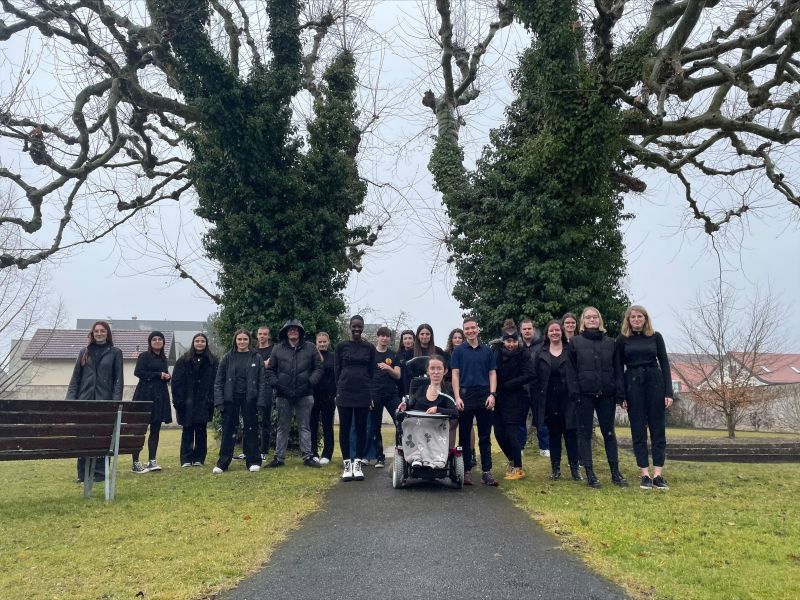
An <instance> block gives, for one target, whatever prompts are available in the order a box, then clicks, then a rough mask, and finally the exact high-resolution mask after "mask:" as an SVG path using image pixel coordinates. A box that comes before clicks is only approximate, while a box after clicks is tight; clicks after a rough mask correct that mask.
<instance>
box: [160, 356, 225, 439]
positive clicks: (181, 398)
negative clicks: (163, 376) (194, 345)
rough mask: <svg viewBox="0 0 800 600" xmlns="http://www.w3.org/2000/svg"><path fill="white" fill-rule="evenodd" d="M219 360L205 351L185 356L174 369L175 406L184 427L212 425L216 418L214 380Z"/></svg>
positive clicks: (173, 395)
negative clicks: (202, 424)
mask: <svg viewBox="0 0 800 600" xmlns="http://www.w3.org/2000/svg"><path fill="white" fill-rule="evenodd" d="M216 376H217V361H216V359H214V360H211V355H210V354H208V353H207V352H204V353H203V354H201V355H200V356H199V358H198V357H196V355H194V354H192V355H190V358H189V359H188V360H187V359H186V357H181V358H179V359H178V362H176V363H175V368H174V369H173V370H172V380H171V381H170V383H171V384H172V403H173V404H174V405H175V414H176V415H177V417H178V423H179V424H180V425H182V426H184V427H187V426H190V425H194V424H195V423H208V422H209V421H210V420H211V419H212V418H213V416H214V378H215V377H216Z"/></svg>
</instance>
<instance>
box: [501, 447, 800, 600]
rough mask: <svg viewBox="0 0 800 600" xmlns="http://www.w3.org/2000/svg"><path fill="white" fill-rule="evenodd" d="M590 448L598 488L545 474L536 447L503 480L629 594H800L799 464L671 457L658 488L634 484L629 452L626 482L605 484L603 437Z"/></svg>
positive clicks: (738, 599)
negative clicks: (516, 475) (515, 476)
mask: <svg viewBox="0 0 800 600" xmlns="http://www.w3.org/2000/svg"><path fill="white" fill-rule="evenodd" d="M621 433H622V432H621ZM534 452H535V450H533V449H531V454H533V453H534ZM594 455H595V464H596V465H597V467H598V468H597V473H598V476H599V477H600V479H601V481H602V483H603V485H604V487H603V489H601V490H592V489H589V488H588V487H587V486H586V485H585V484H583V483H578V482H574V481H572V480H571V479H570V478H569V476H568V473H569V471H567V478H566V479H562V480H561V481H558V482H551V481H550V480H549V478H548V476H549V472H550V466H549V460H548V459H543V458H541V457H539V456H538V455H536V456H535V457H534V458H532V459H526V461H525V468H526V473H527V478H526V479H525V480H523V481H520V482H505V483H504V485H503V487H502V489H503V490H504V491H505V493H506V494H508V495H509V496H510V497H511V498H512V500H513V501H514V502H515V503H516V504H517V505H518V506H520V507H521V508H522V509H523V510H525V511H526V512H528V514H529V515H530V516H531V518H533V519H534V520H536V521H538V522H539V523H541V524H542V525H543V526H544V527H545V529H547V530H548V531H550V532H552V533H554V534H555V535H556V536H558V537H559V538H560V539H561V541H562V544H563V546H564V547H565V548H567V549H569V550H570V551H573V552H575V553H577V554H578V555H579V556H580V557H581V558H582V559H583V560H584V561H585V562H586V563H587V564H588V565H589V566H590V567H592V568H593V569H594V570H595V571H597V572H598V573H601V574H603V575H605V576H606V577H608V578H609V579H611V580H613V581H615V582H617V583H618V584H620V585H621V586H622V587H624V588H625V589H626V591H627V592H629V593H630V594H631V596H633V597H635V598H647V599H659V600H667V599H676V600H677V599H681V600H690V599H697V600H700V599H725V600H745V599H748V600H761V599H767V598H768V599H770V600H779V599H787V600H788V599H796V598H800V465H797V464H763V465H753V464H730V463H694V462H677V461H673V462H669V461H668V462H667V465H666V468H665V476H666V477H667V480H668V481H669V483H670V487H671V489H670V490H669V491H666V492H661V491H657V490H650V491H645V490H640V489H639V486H638V482H639V470H638V468H636V464H635V461H634V460H633V456H632V454H631V453H630V452H628V451H623V452H622V459H623V460H622V465H621V466H622V470H623V472H624V473H625V474H626V476H627V477H628V479H629V481H630V482H631V486H630V487H629V488H626V489H620V488H617V487H616V486H613V485H612V484H611V481H610V476H609V473H608V467H607V465H606V463H605V460H604V459H605V455H604V452H603V449H602V447H596V448H595V451H594ZM497 464H498V465H499V464H503V465H505V461H504V460H503V459H502V457H499V456H498V462H497ZM498 470H499V469H498Z"/></svg>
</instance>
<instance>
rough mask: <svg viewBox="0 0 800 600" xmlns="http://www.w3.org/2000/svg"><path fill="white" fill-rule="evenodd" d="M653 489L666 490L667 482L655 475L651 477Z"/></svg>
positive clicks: (667, 487)
mask: <svg viewBox="0 0 800 600" xmlns="http://www.w3.org/2000/svg"><path fill="white" fill-rule="evenodd" d="M653 488H655V489H657V490H668V489H669V485H668V484H667V480H666V479H664V478H663V477H662V476H661V475H657V476H656V477H653Z"/></svg>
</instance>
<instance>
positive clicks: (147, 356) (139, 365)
mask: <svg viewBox="0 0 800 600" xmlns="http://www.w3.org/2000/svg"><path fill="white" fill-rule="evenodd" d="M162 373H169V369H168V368H167V359H166V358H161V357H160V356H156V355H155V354H153V353H152V352H150V351H149V350H146V351H144V352H142V353H141V354H140V355H139V358H137V359H136V368H135V369H134V370H133V374H134V375H135V376H136V377H138V378H139V383H137V384H136V389H135V390H134V391H133V399H134V400H149V401H150V402H152V403H153V406H152V407H151V408H150V422H151V423H172V407H171V406H170V402H169V385H168V384H167V382H166V381H164V380H163V379H161V374H162Z"/></svg>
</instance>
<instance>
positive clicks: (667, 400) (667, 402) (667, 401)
mask: <svg viewBox="0 0 800 600" xmlns="http://www.w3.org/2000/svg"><path fill="white" fill-rule="evenodd" d="M670 406H672V398H664V408H669V407H670Z"/></svg>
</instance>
